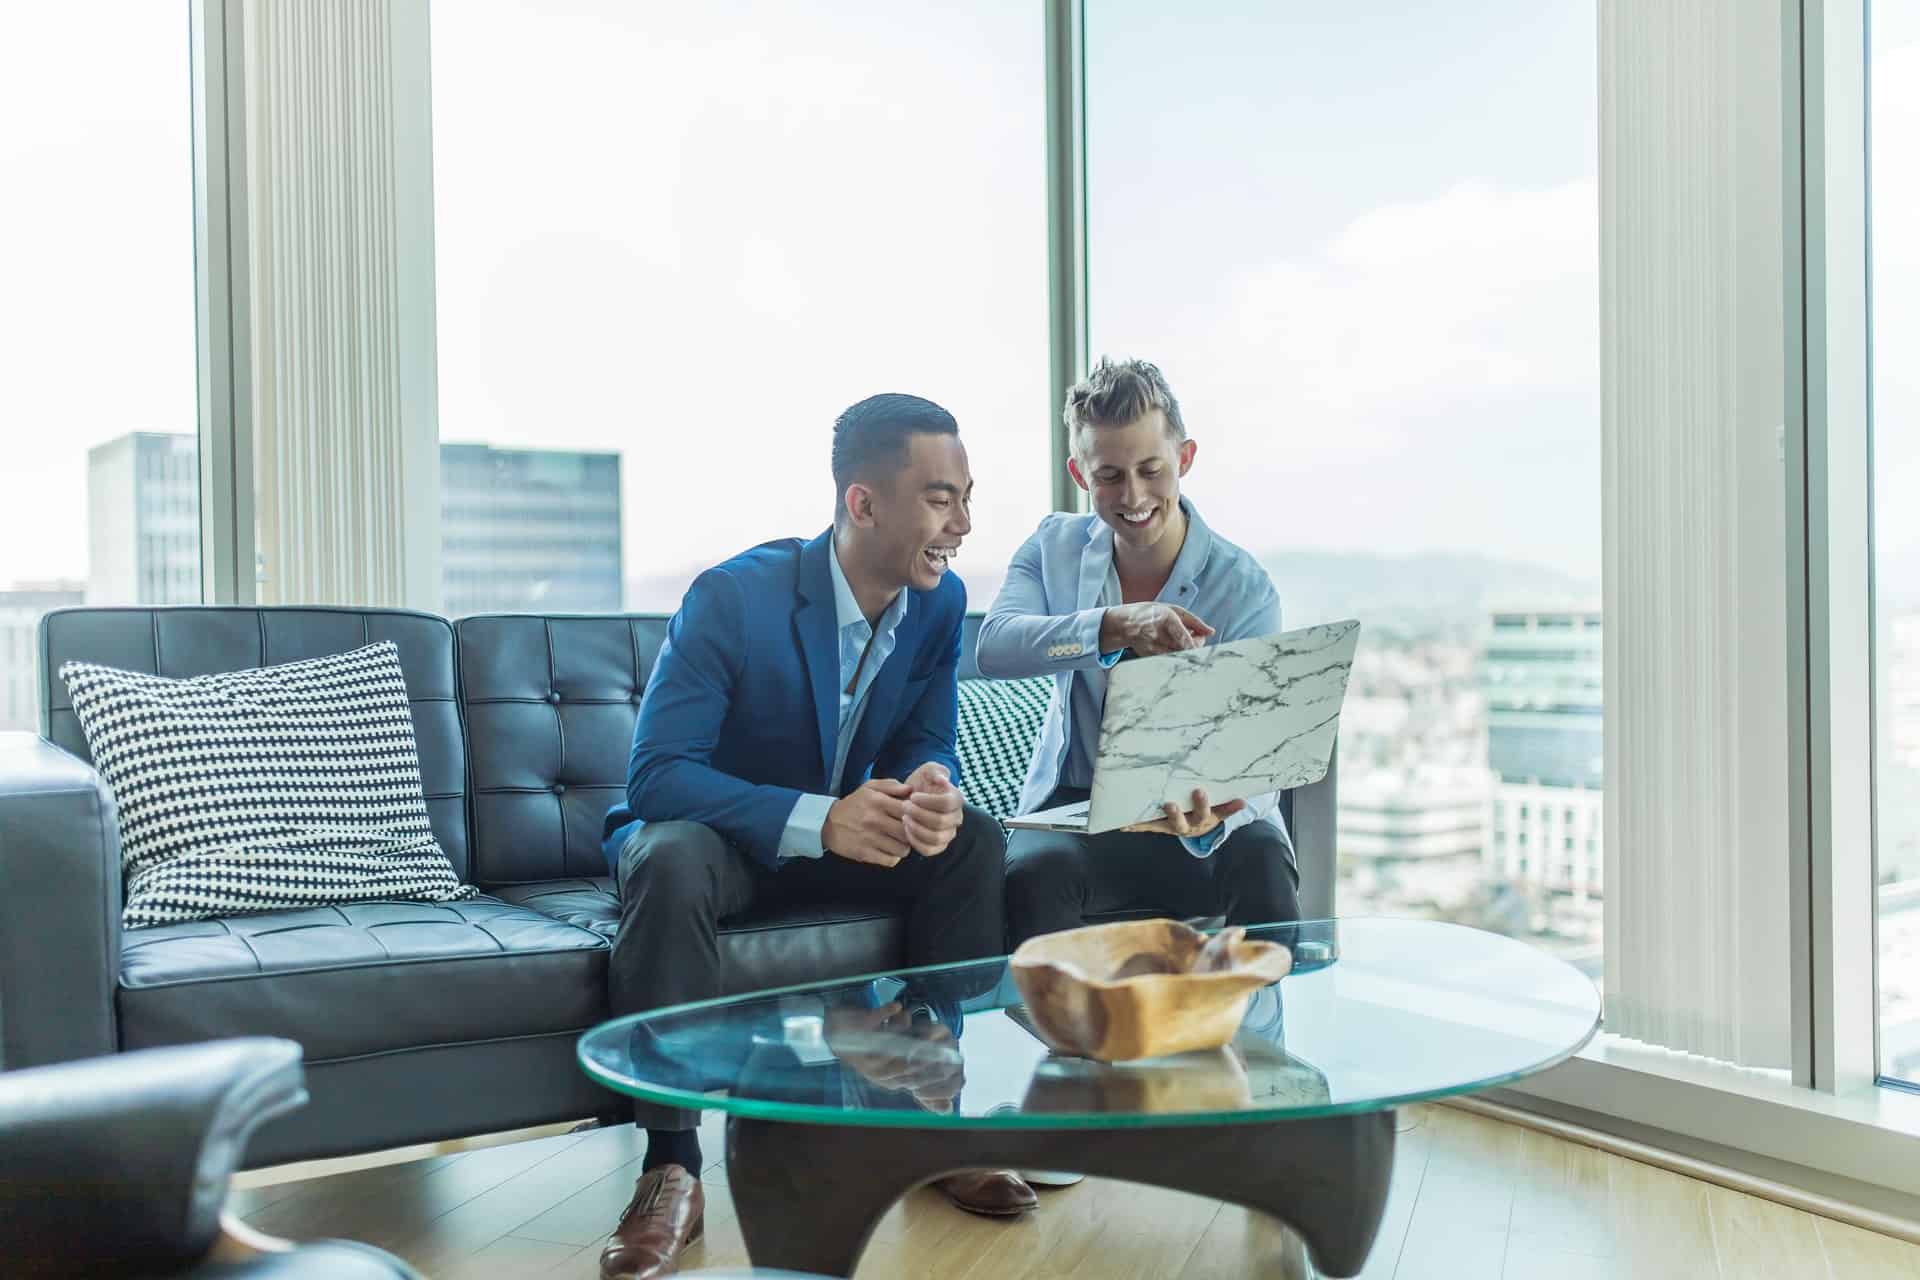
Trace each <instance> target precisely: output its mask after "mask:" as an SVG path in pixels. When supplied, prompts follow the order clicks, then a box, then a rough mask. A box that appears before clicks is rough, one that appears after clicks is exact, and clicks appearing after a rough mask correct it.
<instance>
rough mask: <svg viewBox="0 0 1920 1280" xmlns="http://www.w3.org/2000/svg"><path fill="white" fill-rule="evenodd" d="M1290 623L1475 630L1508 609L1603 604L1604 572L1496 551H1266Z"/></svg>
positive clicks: (1263, 559) (1263, 558) (1264, 556)
mask: <svg viewBox="0 0 1920 1280" xmlns="http://www.w3.org/2000/svg"><path fill="white" fill-rule="evenodd" d="M1260 562H1261V563H1262V564H1263V565H1265V566H1266V569H1267V572H1268V573H1269V574H1270V575H1272V577H1273V584H1274V586H1275V587H1276V588H1278V590H1279V592H1280V606H1281V611H1282V615H1283V617H1284V619H1285V621H1286V625H1287V626H1289V627H1292V626H1297V625H1304V624H1306V623H1309V622H1320V621H1325V620H1327V619H1330V618H1359V619H1360V620H1361V621H1363V622H1368V623H1372V624H1374V625H1377V626H1389V627H1394V628H1396V629H1405V630H1410V631H1427V630H1433V629H1443V630H1452V629H1455V628H1460V627H1465V628H1467V629H1469V630H1471V629H1473V628H1476V627H1478V626H1480V625H1483V624H1484V622H1485V619H1486V617H1487V615H1488V614H1489V613H1491V612H1493V611H1495V610H1500V609H1566V608H1589V609H1597V608H1599V607H1600V581H1599V579H1598V578H1597V577H1595V578H1591V579H1586V578H1578V577H1574V576H1572V575H1569V574H1565V573H1562V572H1560V571H1559V570H1557V569H1551V568H1548V567H1546V566H1545V565H1538V564H1530V563H1528V562H1526V561H1524V560H1499V559H1495V558H1493V557H1491V556H1482V555H1471V554H1456V553H1448V552H1433V553H1424V554H1419V555H1405V556H1392V555H1380V554H1377V553H1375V552H1370V551H1320V550H1304V549H1293V550H1282V551H1270V552H1266V553H1264V554H1262V555H1261V556H1260Z"/></svg>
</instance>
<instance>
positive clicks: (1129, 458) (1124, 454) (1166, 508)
mask: <svg viewBox="0 0 1920 1280" xmlns="http://www.w3.org/2000/svg"><path fill="white" fill-rule="evenodd" d="M1077 435H1078V439H1077V440H1076V441H1075V443H1074V456H1073V457H1072V458H1070V459H1068V461H1067V469H1068V470H1069V471H1071V472H1072V473H1073V478H1074V480H1075V481H1077V482H1078V483H1079V485H1080V487H1081V488H1082V489H1085V490H1086V491H1087V493H1088V495H1089V496H1090V497H1091V498H1092V499H1093V510H1094V514H1095V515H1098V516H1099V517H1100V518H1101V519H1102V520H1103V521H1105V522H1106V523H1107V524H1108V525H1109V526H1110V527H1111V528H1112V529H1113V536H1114V537H1115V538H1116V539H1118V540H1120V541H1122V542H1124V543H1126V544H1127V545H1128V546H1130V547H1132V548H1133V549H1134V550H1136V551H1147V550H1149V549H1151V548H1152V547H1154V546H1155V545H1156V544H1157V543H1158V542H1159V541H1160V539H1162V538H1163V537H1165V536H1166V535H1167V532H1168V530H1169V529H1177V528H1178V527H1179V526H1180V523H1181V520H1180V477H1181V476H1184V475H1186V474H1187V469H1188V468H1189V467H1191V466H1192V465H1193V454H1194V443H1193V441H1191V440H1175V439H1173V438H1172V436H1170V435H1169V434H1168V432H1167V415H1166V414H1164V413H1162V412H1161V411H1160V410H1158V409H1149V410H1148V411H1147V412H1146V413H1144V414H1142V415H1141V416H1140V417H1138V418H1135V419H1134V420H1133V421H1132V422H1130V423H1128V424H1127V425H1126V426H1124V427H1082V428H1081V429H1080V430H1079V431H1078V433H1077Z"/></svg>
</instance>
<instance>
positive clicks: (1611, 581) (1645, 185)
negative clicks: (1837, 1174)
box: [1600, 0, 1791, 1067]
mask: <svg viewBox="0 0 1920 1280" xmlns="http://www.w3.org/2000/svg"><path fill="white" fill-rule="evenodd" d="M1781 26H1782V17H1781V10H1780V7H1779V3H1778V0H1603V2H1602V4H1601V6H1600V201H1601V210H1600V221H1601V238H1600V274H1601V353H1600V356H1601V362H1600V364H1601V415H1602V436H1603V451H1602V484H1603V492H1604V499H1603V544H1604V556H1605V562H1604V563H1605V617H1606V636H1607V643H1606V656H1605V671H1606V706H1607V721H1606V779H1607V784H1606V800H1605V809H1604V817H1603V827H1604V830H1605V832H1606V849H1605V858H1606V885H1605V903H1606V905H1605V912H1606V985H1605V998H1606V1025H1607V1029H1608V1030H1609V1031H1611V1032H1613V1033H1615V1034H1619V1035H1624V1036H1630V1037H1633V1038H1635V1039H1640V1040H1645V1041H1649V1042H1652V1043H1655V1044H1660V1045H1664V1046H1667V1047H1670V1048H1674V1049H1681V1050H1686V1051H1689V1052H1692V1053H1698V1054H1704V1055H1707V1056H1710V1057H1713V1058H1719V1059H1725V1060H1729V1061H1732V1062H1737V1063H1740V1064H1743V1065H1748V1066H1768V1067H1785V1066H1787V1065H1788V1063H1789V1055H1790V1049H1791V1037H1790V1023H1789V1017H1788V1009H1789V1003H1790V1002H1789V999H1788V989H1789V969H1788V949H1787V945H1786V940H1787V937H1788V928H1787V922H1788V913H1787V905H1788V904H1787V870H1786V869H1787V822H1788V813H1787V803H1786V785H1787V760H1788V750H1787V718H1786V706H1787V700H1786V677H1785V673H1786V663H1787V650H1786V608H1785V600H1786V596H1785V545H1786V520H1785V513H1786V509H1785V471H1784V464H1783V460H1782V452H1781V450H1782V445H1781V438H1780V431H1781V424H1782V422H1783V420H1784V418H1783V414H1784V395H1785V367H1784V363H1783V362H1784V348H1783V342H1782V332H1783V324H1784V320H1785V317H1784V314H1783V312H1784V306H1783V301H1782V290H1783V287H1784V286H1783V276H1782V264H1783V261H1784V247H1783V239H1782V235H1783V231H1782V203H1783V190H1784V187H1783V183H1784V173H1783V167H1782V160H1781V154H1782V151H1781V121H1782V106H1781V99H1780V92H1779V72H1780V67H1781Z"/></svg>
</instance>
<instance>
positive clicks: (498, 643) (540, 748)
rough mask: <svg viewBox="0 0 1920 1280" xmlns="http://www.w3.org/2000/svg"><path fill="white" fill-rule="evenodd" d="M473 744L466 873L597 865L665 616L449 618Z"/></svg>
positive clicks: (502, 878) (499, 879)
mask: <svg viewBox="0 0 1920 1280" xmlns="http://www.w3.org/2000/svg"><path fill="white" fill-rule="evenodd" d="M454 630H455V635H456V637H457V643H458V645H459V652H460V683H461V702H462V705H463V706H464V707H465V708H466V715H467V738H468V742H469V745H470V750H471V753H472V759H471V783H472V789H473V826H474V847H473V880H474V883H476V884H478V885H480V886H481V887H482V888H486V889H489V890H491V889H493V888H496V887H498V886H502V885H524V884H537V883H539V882H541V881H545V880H555V879H562V878H566V877H572V876H594V875H604V874H605V872H606V869H607V861H606V859H605V858H604V857H602V856H601V854H600V833H601V831H602V829H603V828H604V825H605V822H606V816H607V810H608V809H611V808H612V807H613V806H614V805H615V804H616V803H617V802H618V801H619V800H620V798H621V797H622V796H624V795H625V794H626V790H627V756H628V753H629V752H630V751H631V750H632V748H633V724H634V721H635V720H636V719H637V718H638V717H639V714H640V695H641V694H642V693H644V692H645V691H646V687H647V677H648V676H649V675H651V674H652V672H653V660H654V658H655V656H656V655H658V654H659V652H660V645H661V644H662V642H663V641H664V640H665V639H666V634H667V624H666V619H665V618H657V617H654V618H647V617H578V618H569V617H540V616H537V615H526V614H515V615H499V616H493V615H482V616H477V617H470V618H462V619H461V620H460V621H459V622H458V623H456V624H455V625H454Z"/></svg>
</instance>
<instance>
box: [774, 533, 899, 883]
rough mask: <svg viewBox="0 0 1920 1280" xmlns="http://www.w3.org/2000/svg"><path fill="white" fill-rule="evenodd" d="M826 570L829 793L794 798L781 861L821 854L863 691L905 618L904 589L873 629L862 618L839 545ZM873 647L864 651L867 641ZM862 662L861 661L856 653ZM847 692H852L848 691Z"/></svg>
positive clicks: (863, 711) (782, 838)
mask: <svg viewBox="0 0 1920 1280" xmlns="http://www.w3.org/2000/svg"><path fill="white" fill-rule="evenodd" d="M827 568H828V571H829V572H830V573H831V574H832V575H833V617H834V622H835V623H836V624H837V630H836V634H837V635H838V636H839V639H840V683H839V685H838V686H837V688H838V689H839V691H840V725H839V729H838V731H837V736H836V737H835V739H834V749H833V766H832V768H831V769H830V770H829V771H828V773H827V787H828V789H829V790H831V791H833V792H834V793H835V794H834V795H804V796H801V797H800V799H799V800H797V801H795V802H794V806H793V812H792V813H790V814H788V815H787V825H786V829H785V830H783V831H782V832H781V833H780V848H779V851H778V853H779V858H780V860H781V861H782V862H785V861H786V860H787V859H788V858H818V857H820V856H821V855H822V854H824V853H825V852H826V846H825V845H824V844H823V843H822V840H821V835H820V833H821V829H822V828H824V827H825V826H826V824H827V810H829V809H831V808H833V803H834V800H835V799H836V798H837V796H838V794H839V793H840V792H841V791H843V790H844V789H845V788H844V785H843V783H844V779H842V778H841V776H840V775H841V774H842V773H844V772H845V771H846V768H847V752H848V751H849V750H850V749H852V746H853V735H854V733H855V732H856V731H858V729H859V728H860V719H861V717H862V716H864V715H865V714H866V711H867V694H869V693H870V692H872V690H873V681H874V677H875V676H877V675H879V674H880V668H881V667H883V666H885V665H886V661H887V659H888V658H890V657H892V656H893V644H894V634H895V632H896V631H897V630H898V629H899V626H900V620H901V619H902V618H904V617H906V616H907V601H908V599H909V597H908V595H907V591H906V588H904V587H902V588H901V589H900V593H899V594H898V595H896V596H894V598H893V600H892V601H891V602H890V603H889V604H888V605H887V607H886V610H885V611H884V612H883V613H881V615H880V625H879V627H878V628H877V629H876V628H875V627H874V626H873V625H872V624H870V623H869V622H868V621H867V615H866V614H865V613H863V612H861V610H860V602H859V601H858V600H856V599H854V595H853V588H852V587H851V586H849V585H848V583H847V575H846V573H845V572H844V571H843V570H842V569H841V568H840V548H839V547H838V546H837V545H836V546H832V547H830V548H829V554H828V555H827ZM869 642H871V644H872V648H871V650H869V648H868V644H869ZM862 654H865V655H866V661H865V662H864V663H862V662H861V661H860V658H861V655H862ZM856 671H858V672H859V683H858V684H855V683H854V673H855V672H856ZM849 690H851V691H849Z"/></svg>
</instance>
